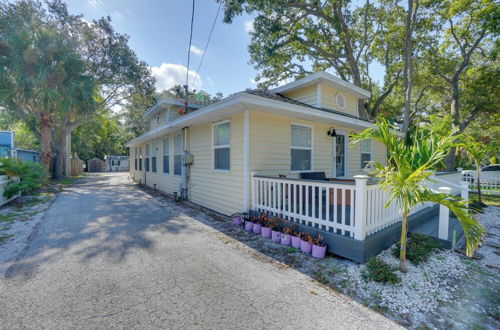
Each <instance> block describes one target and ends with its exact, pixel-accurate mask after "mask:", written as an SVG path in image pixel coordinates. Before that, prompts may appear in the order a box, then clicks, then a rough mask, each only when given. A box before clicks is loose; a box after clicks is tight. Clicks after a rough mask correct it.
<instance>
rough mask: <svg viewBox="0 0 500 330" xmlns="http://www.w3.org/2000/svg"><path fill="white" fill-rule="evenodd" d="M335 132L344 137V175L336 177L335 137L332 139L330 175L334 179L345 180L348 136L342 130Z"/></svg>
mask: <svg viewBox="0 0 500 330" xmlns="http://www.w3.org/2000/svg"><path fill="white" fill-rule="evenodd" d="M335 131H336V132H337V135H343V136H344V175H343V176H338V175H337V137H336V136H334V137H333V138H332V156H333V157H332V175H333V177H334V178H347V177H348V172H347V171H348V167H349V166H347V164H348V155H347V152H348V150H349V149H348V148H347V145H348V142H349V134H348V133H347V132H346V131H344V130H338V129H336V130H335Z"/></svg>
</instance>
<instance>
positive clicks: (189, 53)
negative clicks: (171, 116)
mask: <svg viewBox="0 0 500 330" xmlns="http://www.w3.org/2000/svg"><path fill="white" fill-rule="evenodd" d="M194 4H195V0H193V8H192V10H191V31H190V33H189V47H188V60H187V70H186V85H184V89H185V90H186V109H185V111H186V113H187V106H188V79H189V61H190V60H191V42H192V40H193V25H194V24H193V23H194Z"/></svg>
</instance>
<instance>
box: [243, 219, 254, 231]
mask: <svg viewBox="0 0 500 330" xmlns="http://www.w3.org/2000/svg"><path fill="white" fill-rule="evenodd" d="M252 229H253V222H250V221H246V222H245V230H246V231H252Z"/></svg>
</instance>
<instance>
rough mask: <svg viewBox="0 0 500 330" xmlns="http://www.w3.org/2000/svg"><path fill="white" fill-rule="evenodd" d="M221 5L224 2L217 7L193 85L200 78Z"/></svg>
mask: <svg viewBox="0 0 500 330" xmlns="http://www.w3.org/2000/svg"><path fill="white" fill-rule="evenodd" d="M221 6H222V2H220V3H219V8H218V9H217V14H216V15H215V19H214V22H213V23H212V28H211V29H210V34H209V35H208V39H207V43H206V44H205V49H204V50H203V55H202V56H201V60H200V64H199V65H198V70H196V75H195V76H194V80H193V86H194V84H195V82H196V79H198V73H199V72H200V68H201V65H202V64H203V59H204V58H205V54H206V52H207V48H208V44H209V43H210V38H212V33H213V32H214V28H215V23H217V18H218V17H219V12H220V7H221Z"/></svg>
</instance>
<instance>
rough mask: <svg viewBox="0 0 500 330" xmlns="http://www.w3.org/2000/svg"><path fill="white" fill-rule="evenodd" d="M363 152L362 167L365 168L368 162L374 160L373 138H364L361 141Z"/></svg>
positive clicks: (361, 150) (360, 147)
mask: <svg viewBox="0 0 500 330" xmlns="http://www.w3.org/2000/svg"><path fill="white" fill-rule="evenodd" d="M359 149H360V152H361V169H364V168H365V166H366V164H367V163H368V162H370V161H371V160H372V140H362V141H361V142H360V143H359Z"/></svg>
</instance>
